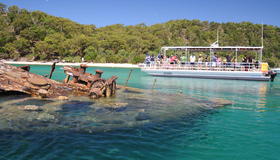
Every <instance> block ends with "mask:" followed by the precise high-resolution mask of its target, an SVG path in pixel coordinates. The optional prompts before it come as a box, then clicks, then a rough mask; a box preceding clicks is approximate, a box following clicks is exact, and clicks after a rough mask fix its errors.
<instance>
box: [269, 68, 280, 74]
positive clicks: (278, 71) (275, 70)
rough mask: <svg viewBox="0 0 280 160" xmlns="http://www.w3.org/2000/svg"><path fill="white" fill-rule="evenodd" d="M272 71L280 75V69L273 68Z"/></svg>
mask: <svg viewBox="0 0 280 160" xmlns="http://www.w3.org/2000/svg"><path fill="white" fill-rule="evenodd" d="M271 70H272V71H274V72H276V73H280V68H273V69H271Z"/></svg>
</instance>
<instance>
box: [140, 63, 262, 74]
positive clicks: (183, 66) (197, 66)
mask: <svg viewBox="0 0 280 160" xmlns="http://www.w3.org/2000/svg"><path fill="white" fill-rule="evenodd" d="M140 67H141V68H144V69H170V70H174V69H176V70H212V71H251V72H254V71H255V72H259V71H261V64H260V63H245V62H226V63H222V62H186V63H179V64H176V63H173V64H172V63H171V64H169V63H149V64H141V65H140Z"/></svg>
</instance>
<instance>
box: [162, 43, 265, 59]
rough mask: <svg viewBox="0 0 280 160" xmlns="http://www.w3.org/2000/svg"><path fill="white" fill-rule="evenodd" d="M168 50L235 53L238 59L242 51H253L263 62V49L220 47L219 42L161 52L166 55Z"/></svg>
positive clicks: (169, 48)
mask: <svg viewBox="0 0 280 160" xmlns="http://www.w3.org/2000/svg"><path fill="white" fill-rule="evenodd" d="M167 50H181V51H186V52H187V53H188V52H207V51H208V52H210V55H213V53H214V52H221V51H228V52H229V51H234V52H235V56H236V57H237V53H238V52H242V51H253V52H256V53H257V54H258V55H257V58H258V60H259V61H260V62H261V61H262V52H263V47H262V46H260V47H247V46H219V44H218V43H217V42H215V43H213V44H212V45H211V46H164V47H162V48H161V52H162V53H163V54H164V55H166V51H167Z"/></svg>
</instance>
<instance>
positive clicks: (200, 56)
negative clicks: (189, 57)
mask: <svg viewBox="0 0 280 160" xmlns="http://www.w3.org/2000/svg"><path fill="white" fill-rule="evenodd" d="M202 61H203V57H202V55H201V54H199V56H198V59H197V62H198V64H202Z"/></svg>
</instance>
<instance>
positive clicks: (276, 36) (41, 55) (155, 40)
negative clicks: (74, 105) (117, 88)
mask: <svg viewBox="0 0 280 160" xmlns="http://www.w3.org/2000/svg"><path fill="white" fill-rule="evenodd" d="M0 15H1V16H0V59H2V58H4V59H15V60H18V59H22V58H25V59H28V60H53V59H60V60H63V59H64V60H67V61H80V60H81V57H84V58H85V60H87V61H93V62H119V63H126V62H128V63H138V62H142V61H143V58H144V56H145V55H144V53H146V52H149V53H150V54H155V55H156V54H157V53H158V51H159V49H160V47H161V46H169V45H171V46H172V45H176V46H178V45H193V46H197V45H200V46H209V45H210V44H211V43H213V42H215V41H216V33H217V30H218V31H219V34H220V39H219V42H220V45H240V46H261V25H260V24H252V23H250V22H242V23H215V22H207V21H199V20H191V21H190V20H174V21H169V22H166V23H162V24H155V25H151V26H146V25H145V24H139V25H134V26H124V25H121V24H116V25H110V26H106V27H101V28H97V27H95V26H94V25H81V24H78V23H75V22H73V21H70V20H68V19H65V18H60V17H54V16H51V15H48V14H46V13H43V12H40V11H34V12H30V11H28V10H26V9H20V8H18V7H17V6H10V7H8V8H7V7H6V6H5V5H4V4H2V3H0ZM264 47H265V50H264V60H265V61H267V62H269V63H270V65H271V66H279V65H280V63H279V62H280V28H279V27H275V26H271V25H264Z"/></svg>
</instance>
